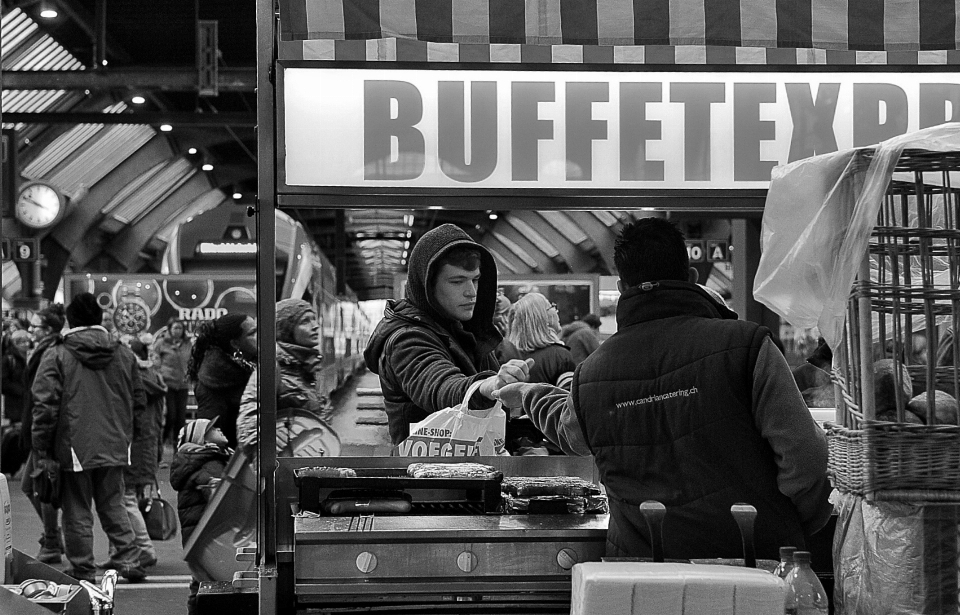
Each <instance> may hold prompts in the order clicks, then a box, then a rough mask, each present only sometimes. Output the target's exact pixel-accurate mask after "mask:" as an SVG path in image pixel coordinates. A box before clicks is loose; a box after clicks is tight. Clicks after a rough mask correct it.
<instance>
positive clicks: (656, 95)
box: [620, 82, 663, 181]
mask: <svg viewBox="0 0 960 615" xmlns="http://www.w3.org/2000/svg"><path fill="white" fill-rule="evenodd" d="M662 87H663V86H662V84H661V83H659V82H656V83H621V84H620V179H621V180H624V181H632V180H647V181H663V161H662V160H647V141H659V140H660V139H661V136H660V123H661V122H660V120H648V119H647V103H652V102H661V101H663V93H662Z"/></svg>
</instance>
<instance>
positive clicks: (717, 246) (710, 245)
mask: <svg viewBox="0 0 960 615" xmlns="http://www.w3.org/2000/svg"><path fill="white" fill-rule="evenodd" d="M729 260H730V244H729V243H728V242H726V241H720V240H710V241H708V242H707V262H708V263H726V262H728V261H729Z"/></svg>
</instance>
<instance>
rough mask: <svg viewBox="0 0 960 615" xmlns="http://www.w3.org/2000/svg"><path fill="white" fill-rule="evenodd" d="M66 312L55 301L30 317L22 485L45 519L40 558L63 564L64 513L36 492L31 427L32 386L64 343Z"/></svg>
mask: <svg viewBox="0 0 960 615" xmlns="http://www.w3.org/2000/svg"><path fill="white" fill-rule="evenodd" d="M66 321H67V318H66V312H65V310H64V307H63V304H62V303H54V304H51V305H49V306H47V307H45V308H43V309H42V310H40V311H39V312H37V313H36V314H34V315H33V318H31V319H30V329H29V331H30V333H31V334H32V335H33V342H34V344H36V346H35V347H34V349H33V352H31V353H30V356H29V357H27V366H26V368H25V369H24V373H23V391H24V396H23V407H22V413H23V414H22V418H21V421H20V448H21V449H23V451H24V452H27V453H29V455H28V456H27V462H26V464H25V466H24V469H23V479H22V480H21V481H20V488H21V489H22V490H23V492H24V493H25V494H27V498H29V500H30V503H31V504H33V508H34V510H36V511H37V514H38V515H40V519H41V521H43V535H42V536H41V538H40V552H39V553H37V560H38V561H40V562H43V563H44V564H59V563H60V562H61V561H62V560H63V539H62V538H61V532H60V520H59V517H60V513H59V511H58V510H57V509H56V508H54V506H53V505H52V504H49V503H47V502H41V501H40V500H39V499H38V498H37V497H36V495H35V494H34V492H33V477H32V476H31V474H33V471H34V469H35V467H36V461H37V456H36V454H35V453H34V452H33V445H32V444H33V442H32V439H31V435H30V433H31V431H32V430H33V393H32V392H31V387H32V386H33V381H34V380H35V379H36V376H37V370H38V369H39V368H40V360H41V359H42V358H43V355H44V353H46V351H47V349H49V348H50V347H52V346H56V345H57V344H59V343H60V341H61V337H60V332H61V331H62V330H63V327H64V325H65V324H66Z"/></svg>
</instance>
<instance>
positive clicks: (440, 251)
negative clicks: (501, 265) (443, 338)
mask: <svg viewBox="0 0 960 615" xmlns="http://www.w3.org/2000/svg"><path fill="white" fill-rule="evenodd" d="M460 246H469V247H471V248H475V249H476V250H477V251H478V252H479V253H480V283H479V286H478V287H477V305H476V307H475V308H474V310H473V318H471V319H470V320H468V321H467V322H465V323H463V328H464V329H465V330H466V331H469V332H470V333H473V334H474V335H477V336H478V337H479V336H480V335H482V334H485V333H487V332H489V331H490V330H491V329H494V327H493V313H494V311H495V309H496V305H497V265H496V263H495V262H494V260H493V255H491V254H490V252H489V251H488V250H487V249H486V248H485V247H483V246H482V245H480V244H479V243H477V242H475V241H474V240H473V239H471V238H470V236H469V235H467V233H466V232H465V231H464V230H463V229H461V228H460V227H458V226H455V225H453V224H442V225H440V226H438V227H437V228H435V229H433V230H431V231H428V232H427V233H425V234H424V235H423V237H421V238H420V240H419V241H417V243H416V245H414V246H413V250H412V251H411V252H410V264H409V267H408V269H407V289H406V298H407V301H409V302H410V303H412V304H413V305H415V306H416V307H418V308H420V309H421V310H423V311H424V312H426V313H427V314H428V315H429V316H430V317H431V318H433V319H435V320H436V321H437V322H440V323H443V324H449V323H450V319H449V318H447V317H446V316H445V315H444V314H443V313H442V312H441V311H440V310H439V308H438V307H437V305H436V303H435V300H434V297H433V293H432V292H431V289H429V288H427V285H428V283H429V280H430V276H431V275H433V274H434V273H435V272H436V268H437V262H438V261H439V260H440V257H441V256H443V255H444V254H446V253H447V252H449V251H450V250H452V249H453V248H456V247H460Z"/></svg>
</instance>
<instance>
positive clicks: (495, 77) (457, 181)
mask: <svg viewBox="0 0 960 615" xmlns="http://www.w3.org/2000/svg"><path fill="white" fill-rule="evenodd" d="M282 88H283V89H282V92H283V99H282V100H283V116H282V125H281V126H280V127H279V128H280V130H281V138H282V150H281V151H282V154H283V165H282V169H281V172H282V173H283V174H284V176H283V179H285V183H286V185H288V186H303V187H309V186H343V187H351V186H357V187H391V188H394V187H401V188H404V187H407V188H509V189H521V190H522V189H527V188H550V189H557V188H560V189H563V188H569V189H578V190H582V189H595V188H601V189H610V188H614V189H625V188H639V189H691V188H738V189H750V188H766V187H767V184H768V182H769V179H770V170H771V169H772V168H773V167H774V166H776V165H778V164H783V163H786V162H790V161H793V160H798V159H801V158H806V157H808V156H812V155H815V154H823V153H827V152H832V151H836V150H840V149H847V148H850V147H855V146H862V145H872V144H875V143H878V142H880V141H882V140H885V139H888V138H890V137H893V136H896V135H899V134H903V133H906V132H911V131H914V130H918V129H920V128H926V127H927V126H933V125H936V124H941V123H943V122H945V121H960V73H912V74H911V73H875V72H871V73H864V72H861V73H763V72H761V73H689V72H676V73H670V72H657V73H652V72H630V73H602V72H583V71H549V72H548V71H493V70H488V71H459V70H385V69H333V68H285V69H284V72H283V81H282Z"/></svg>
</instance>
